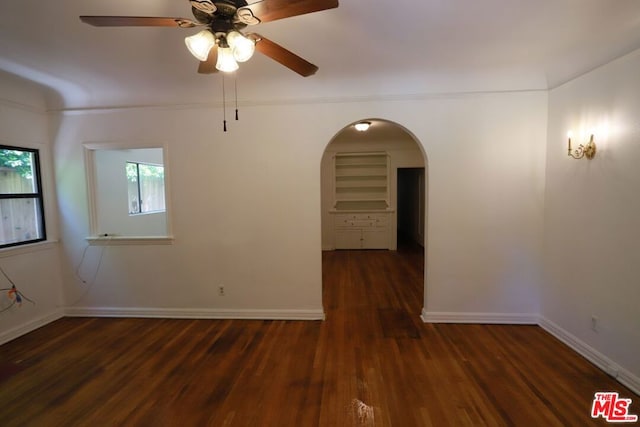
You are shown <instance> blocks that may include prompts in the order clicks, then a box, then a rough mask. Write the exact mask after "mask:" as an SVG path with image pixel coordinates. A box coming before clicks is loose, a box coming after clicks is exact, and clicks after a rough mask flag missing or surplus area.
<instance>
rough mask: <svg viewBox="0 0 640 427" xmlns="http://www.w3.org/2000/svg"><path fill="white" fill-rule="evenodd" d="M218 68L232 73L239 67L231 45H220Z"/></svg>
mask: <svg viewBox="0 0 640 427" xmlns="http://www.w3.org/2000/svg"><path fill="white" fill-rule="evenodd" d="M216 68H217V69H218V70H220V71H224V72H227V73H230V72H232V71H235V70H237V69H238V63H237V62H236V60H235V58H234V57H233V52H232V50H231V48H230V47H218V62H217V63H216Z"/></svg>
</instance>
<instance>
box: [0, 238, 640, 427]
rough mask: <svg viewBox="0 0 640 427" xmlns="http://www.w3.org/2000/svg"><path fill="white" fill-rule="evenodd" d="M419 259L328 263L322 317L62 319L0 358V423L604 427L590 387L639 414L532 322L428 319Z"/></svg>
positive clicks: (396, 255)
mask: <svg viewBox="0 0 640 427" xmlns="http://www.w3.org/2000/svg"><path fill="white" fill-rule="evenodd" d="M422 258H423V255H422V252H421V251H420V250H416V249H415V248H414V249H406V248H405V249H403V250H400V251H398V252H387V251H336V252H326V253H324V254H323V271H324V273H323V281H324V307H325V310H326V314H327V320H326V321H324V322H317V321H245V320H176V319H105V318H101V319H91V318H64V319H61V320H58V321H56V322H54V323H51V324H49V325H47V326H45V327H43V328H41V329H39V330H37V331H34V332H32V333H30V334H27V335H25V336H23V337H20V338H18V339H16V340H14V341H12V342H10V343H7V344H5V345H3V346H1V347H0V369H1V370H2V371H3V372H5V374H4V375H0V425H2V426H21V427H23V426H46V427H52V426H65V427H66V426H92V427H102V426H153V427H160V426H181V427H190V426H287V427H288V426H296V427H306V426H330V427H335V426H338V427H341V426H357V425H359V426H398V427H410V426H438V427H439V426H455V427H458V426H485V425H487V426H587V425H607V423H606V422H605V421H604V420H602V419H598V420H592V419H591V418H590V409H591V403H592V400H593V395H594V393H595V392H596V391H618V392H619V393H620V394H621V396H622V397H626V398H631V399H633V404H632V407H631V413H635V414H640V405H638V404H639V403H640V399H639V397H638V396H637V395H634V394H633V393H631V392H630V391H629V390H628V389H626V388H625V387H623V386H621V385H620V384H618V383H617V382H615V381H614V380H613V379H611V378H610V377H608V376H607V375H605V374H604V373H602V372H601V371H600V370H598V369H597V368H595V367H594V366H593V365H591V364H590V363H588V362H587V361H585V360H584V359H583V358H581V357H580V356H579V355H577V354H576V353H574V352H573V351H572V350H570V349H569V348H568V347H566V346H564V345H563V344H561V343H560V342H559V341H557V340H556V339H555V338H553V337H552V336H550V335H549V334H547V333H546V332H545V331H543V330H542V329H541V328H539V327H537V326H509V325H504V326H503V325H459V324H424V323H422V321H421V320H420V318H419V313H420V310H421V308H422V286H423V284H422V277H423V270H422V268H423V267H422V265H423V264H422ZM0 320H1V319H0ZM2 367H4V368H2Z"/></svg>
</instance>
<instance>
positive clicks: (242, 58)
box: [227, 31, 256, 62]
mask: <svg viewBox="0 0 640 427" xmlns="http://www.w3.org/2000/svg"><path fill="white" fill-rule="evenodd" d="M227 43H228V44H229V47H230V48H231V50H232V51H233V57H234V58H235V60H236V61H238V62H246V61H248V60H249V59H251V57H252V56H253V52H255V50H256V43H255V41H253V40H252V39H250V38H248V37H245V36H244V35H242V34H241V33H240V32H238V31H231V32H229V34H227Z"/></svg>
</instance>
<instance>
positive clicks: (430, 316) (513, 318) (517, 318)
mask: <svg viewBox="0 0 640 427" xmlns="http://www.w3.org/2000/svg"><path fill="white" fill-rule="evenodd" d="M420 318H421V319H422V321H423V322H425V323H487V324H512V325H513V324H518V325H537V324H538V315H536V314H520V313H460V312H441V311H440V312H433V311H431V312H429V311H426V310H425V309H424V308H423V309H422V313H421V314H420Z"/></svg>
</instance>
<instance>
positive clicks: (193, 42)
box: [184, 30, 216, 61]
mask: <svg viewBox="0 0 640 427" xmlns="http://www.w3.org/2000/svg"><path fill="white" fill-rule="evenodd" d="M184 43H185V44H186V45H187V48H188V49H189V52H191V54H192V55H193V56H195V57H196V58H198V59H199V60H200V61H206V60H207V57H208V56H209V51H210V50H211V48H212V47H214V46H215V45H216V39H215V37H214V36H213V34H211V31H209V30H202V31H200V32H199V33H198V34H194V35H192V36H189V37H186V38H185V39H184Z"/></svg>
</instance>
